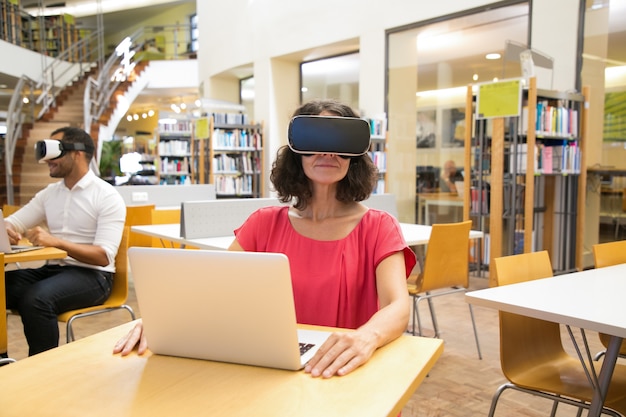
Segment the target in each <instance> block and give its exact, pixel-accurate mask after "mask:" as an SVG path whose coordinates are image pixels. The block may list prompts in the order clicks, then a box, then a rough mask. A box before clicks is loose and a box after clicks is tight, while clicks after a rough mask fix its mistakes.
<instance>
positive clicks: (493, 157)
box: [464, 78, 587, 285]
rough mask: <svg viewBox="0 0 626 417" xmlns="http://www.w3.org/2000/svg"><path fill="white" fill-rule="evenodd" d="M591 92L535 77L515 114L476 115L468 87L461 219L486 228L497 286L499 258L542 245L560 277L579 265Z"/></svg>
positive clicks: (488, 261)
mask: <svg viewBox="0 0 626 417" xmlns="http://www.w3.org/2000/svg"><path fill="white" fill-rule="evenodd" d="M519 81H520V82H522V81H521V80H519ZM586 94H587V91H586V90H585V91H584V92H583V94H580V93H564V92H559V91H551V90H541V89H537V86H536V79H535V78H530V79H529V80H528V85H527V86H524V88H523V89H522V92H521V103H520V106H519V107H520V108H521V112H520V113H519V114H518V115H516V116H507V117H494V118H477V117H475V114H476V105H477V104H476V93H475V92H474V91H473V87H472V86H469V87H468V89H467V101H466V111H465V117H466V119H465V122H466V126H471V129H466V134H465V167H470V168H471V169H470V172H471V181H465V185H464V187H465V190H464V191H465V192H464V218H466V219H467V218H471V219H472V220H473V221H474V225H473V227H474V228H479V229H480V230H482V231H483V232H484V233H485V238H484V239H483V241H484V245H483V254H482V261H483V264H485V265H489V269H490V274H489V276H490V283H491V284H492V285H493V284H495V270H494V269H493V268H491V266H492V265H493V262H492V261H493V259H494V258H497V257H500V256H507V255H512V254H517V253H526V252H533V251H539V250H544V249H545V250H547V251H548V253H549V254H550V259H551V261H552V267H553V270H554V272H555V274H560V273H567V272H570V271H574V270H576V269H579V270H580V269H582V243H583V236H582V228H583V223H584V207H585V183H586V170H585V169H584V167H585V159H584V158H585V148H584V146H585V141H584V138H583V132H584V128H585V123H586V121H585V117H586V112H585V105H584V104H585V95H586Z"/></svg>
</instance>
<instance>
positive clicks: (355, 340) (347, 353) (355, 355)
mask: <svg viewBox="0 0 626 417" xmlns="http://www.w3.org/2000/svg"><path fill="white" fill-rule="evenodd" d="M377 347H378V341H377V338H376V337H375V335H373V334H371V333H370V332H366V331H359V330H357V331H354V332H338V333H332V334H331V335H330V336H329V337H328V339H327V340H326V341H325V342H324V344H323V345H322V346H321V347H320V349H319V350H318V351H317V353H316V354H315V356H313V358H312V359H311V360H310V361H309V362H308V363H307V364H306V366H305V367H304V371H305V372H307V373H310V374H311V376H313V377H319V376H321V377H322V378H331V377H332V376H334V375H337V376H343V375H347V374H349V373H350V372H352V371H354V370H355V369H356V368H358V367H359V366H361V365H363V364H364V363H365V362H367V361H368V360H369V358H370V357H371V356H372V354H373V353H374V351H375V350H376V348H377Z"/></svg>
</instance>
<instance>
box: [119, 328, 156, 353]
mask: <svg viewBox="0 0 626 417" xmlns="http://www.w3.org/2000/svg"><path fill="white" fill-rule="evenodd" d="M137 345H139V346H138V347H137V354H138V355H143V354H144V353H145V352H146V350H148V341H147V340H146V336H144V334H143V323H142V322H141V321H138V322H137V323H136V324H135V327H133V329H132V330H131V331H130V332H128V334H127V335H126V336H124V337H122V338H121V339H120V340H118V341H117V343H116V344H115V346H114V347H113V353H121V354H122V356H126V355H128V354H129V353H130V352H132V351H133V349H135V346H137Z"/></svg>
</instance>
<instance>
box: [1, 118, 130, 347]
mask: <svg viewBox="0 0 626 417" xmlns="http://www.w3.org/2000/svg"><path fill="white" fill-rule="evenodd" d="M94 149H95V148H94V142H93V140H92V139H91V137H90V136H89V135H88V134H87V133H86V132H85V131H84V130H82V129H79V128H74V127H64V128H61V129H58V130H55V131H54V132H52V135H51V139H46V140H44V141H40V142H38V143H37V145H36V147H35V150H36V154H37V155H36V156H37V159H38V160H39V162H41V163H47V164H48V168H49V169H50V176H51V177H53V178H61V181H59V182H56V183H54V184H50V185H49V186H47V187H46V188H44V189H43V190H41V191H39V192H38V193H37V194H36V195H35V196H34V197H33V198H32V200H31V201H30V202H28V203H27V204H26V205H25V206H24V207H22V208H21V209H20V210H18V211H17V212H15V213H14V214H13V215H11V216H9V217H8V218H7V219H6V223H7V232H8V234H9V238H10V240H11V243H13V244H15V243H17V242H18V241H19V240H20V239H21V238H22V237H26V238H27V239H28V240H30V242H31V243H33V244H34V245H38V246H53V247H57V248H59V249H63V250H65V251H66V252H67V255H68V256H67V258H65V259H62V260H58V261H55V260H51V261H48V263H47V264H46V265H44V266H43V267H41V268H32V269H18V270H14V271H7V272H6V275H5V277H6V279H5V284H6V302H7V308H10V309H14V310H17V311H18V312H19V313H20V316H21V317H22V323H23V324H24V334H25V336H26V340H27V341H28V345H29V355H34V354H37V353H39V352H43V351H45V350H48V349H51V348H53V347H56V346H58V344H59V327H58V321H57V315H58V314H60V313H62V312H65V311H68V310H73V309H76V308H82V307H88V306H91V305H97V304H100V303H102V302H103V301H104V300H106V299H107V298H108V296H109V294H110V292H111V285H112V282H113V273H114V272H115V255H116V254H117V249H118V247H119V244H120V241H121V238H122V232H123V228H124V221H125V218H126V206H125V204H124V200H123V199H122V197H121V196H120V194H119V193H118V192H117V191H116V190H115V189H114V188H113V186H112V185H110V184H108V183H107V182H105V181H104V180H102V179H100V178H98V177H97V176H96V175H95V174H94V172H93V171H91V170H90V169H89V164H90V162H91V159H92V157H93V153H94ZM41 224H47V227H48V230H46V229H44V228H43V227H41V226H38V225H41Z"/></svg>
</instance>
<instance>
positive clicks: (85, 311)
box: [58, 226, 135, 343]
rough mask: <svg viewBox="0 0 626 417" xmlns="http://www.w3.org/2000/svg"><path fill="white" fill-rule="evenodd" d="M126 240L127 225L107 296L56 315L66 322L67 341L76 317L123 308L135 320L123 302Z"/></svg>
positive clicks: (69, 339)
mask: <svg viewBox="0 0 626 417" xmlns="http://www.w3.org/2000/svg"><path fill="white" fill-rule="evenodd" d="M128 240H129V227H128V226H125V227H124V233H123V235H122V241H121V242H120V246H119V249H118V251H117V256H116V257H115V275H114V277H113V288H112V289H111V294H110V295H109V298H107V300H106V301H105V302H104V303H102V304H101V305H97V306H92V307H85V308H79V309H76V310H70V311H66V312H65V313H61V314H59V315H58V319H59V321H61V322H64V323H67V326H66V330H67V331H66V340H67V343H69V342H71V341H73V340H74V330H73V329H72V324H73V323H74V321H75V320H77V319H80V318H83V317H89V316H93V315H96V314H102V313H109V312H111V311H115V310H121V309H123V310H126V311H128V312H129V313H130V316H131V318H132V320H135V312H134V311H133V309H132V308H131V307H130V306H129V305H126V304H125V303H126V300H127V299H128Z"/></svg>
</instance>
